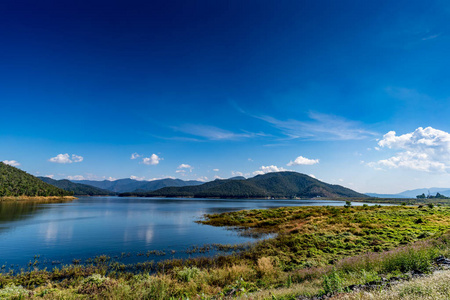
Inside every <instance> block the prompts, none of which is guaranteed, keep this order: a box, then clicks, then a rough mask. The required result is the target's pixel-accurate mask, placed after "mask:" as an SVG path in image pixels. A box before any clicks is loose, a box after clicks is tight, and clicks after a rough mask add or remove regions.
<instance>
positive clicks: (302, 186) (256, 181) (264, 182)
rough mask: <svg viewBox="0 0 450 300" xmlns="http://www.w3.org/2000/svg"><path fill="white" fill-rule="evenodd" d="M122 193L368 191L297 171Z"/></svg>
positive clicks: (321, 193)
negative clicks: (357, 189) (349, 187)
mask: <svg viewBox="0 0 450 300" xmlns="http://www.w3.org/2000/svg"><path fill="white" fill-rule="evenodd" d="M119 196H142V197H196V198H266V197H274V198H295V197H299V198H313V197H328V198H340V197H358V198H367V196H366V195H364V194H360V193H358V192H355V191H353V190H351V189H348V188H345V187H343V186H340V185H331V184H328V183H325V182H322V181H319V180H317V179H315V178H312V177H310V176H308V175H305V174H301V173H296V172H277V173H268V174H264V175H257V176H255V177H253V178H249V179H241V178H237V179H236V178H234V179H222V180H219V179H217V180H214V181H211V182H207V183H204V184H201V185H196V186H185V187H165V188H162V189H159V190H156V191H153V192H131V193H122V194H120V195H119Z"/></svg>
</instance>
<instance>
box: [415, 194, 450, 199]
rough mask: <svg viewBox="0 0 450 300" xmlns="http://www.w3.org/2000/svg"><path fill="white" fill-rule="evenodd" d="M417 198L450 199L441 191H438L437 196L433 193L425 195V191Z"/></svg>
mask: <svg viewBox="0 0 450 300" xmlns="http://www.w3.org/2000/svg"><path fill="white" fill-rule="evenodd" d="M416 198H417V199H450V198H449V197H446V196H444V195H442V194H440V193H436V196H433V195H425V193H422V195H417V196H416Z"/></svg>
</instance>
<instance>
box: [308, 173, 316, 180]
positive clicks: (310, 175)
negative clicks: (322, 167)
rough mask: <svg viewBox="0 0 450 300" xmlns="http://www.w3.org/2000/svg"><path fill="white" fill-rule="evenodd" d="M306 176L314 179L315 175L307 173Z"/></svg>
mask: <svg viewBox="0 0 450 300" xmlns="http://www.w3.org/2000/svg"><path fill="white" fill-rule="evenodd" d="M308 176H309V177H312V178H315V179H316V176H314V175H313V174H309V175H308Z"/></svg>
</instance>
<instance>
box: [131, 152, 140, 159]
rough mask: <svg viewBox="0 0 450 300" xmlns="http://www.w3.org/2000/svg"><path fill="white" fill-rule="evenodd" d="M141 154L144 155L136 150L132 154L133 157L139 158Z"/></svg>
mask: <svg viewBox="0 0 450 300" xmlns="http://www.w3.org/2000/svg"><path fill="white" fill-rule="evenodd" d="M141 156H142V155H140V154H138V153H136V152H134V153H132V154H131V159H136V158H139V157H141Z"/></svg>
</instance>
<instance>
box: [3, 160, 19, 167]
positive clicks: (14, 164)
mask: <svg viewBox="0 0 450 300" xmlns="http://www.w3.org/2000/svg"><path fill="white" fill-rule="evenodd" d="M3 163H4V164H6V165H10V166H13V167H18V166H20V163H19V162H18V161H16V160H4V161H3Z"/></svg>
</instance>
